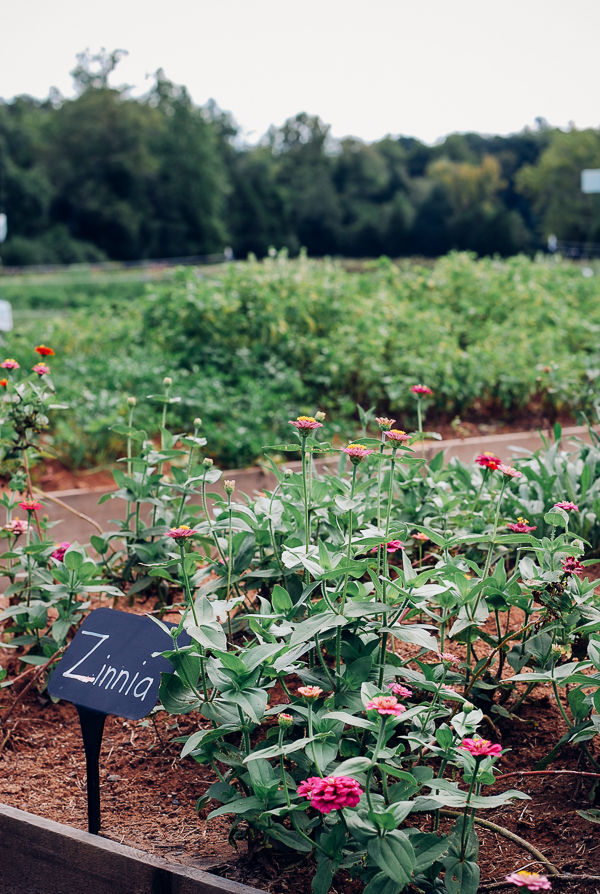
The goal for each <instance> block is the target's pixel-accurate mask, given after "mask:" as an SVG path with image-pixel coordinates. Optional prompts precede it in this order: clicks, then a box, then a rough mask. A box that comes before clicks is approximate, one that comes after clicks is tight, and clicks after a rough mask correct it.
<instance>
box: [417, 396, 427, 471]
mask: <svg viewBox="0 0 600 894" xmlns="http://www.w3.org/2000/svg"><path fill="white" fill-rule="evenodd" d="M417 428H418V431H419V438H420V441H421V449H422V451H423V459H425V438H424V437H423V411H422V408H421V395H420V394H419V395H417Z"/></svg>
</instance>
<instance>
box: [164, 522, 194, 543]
mask: <svg viewBox="0 0 600 894" xmlns="http://www.w3.org/2000/svg"><path fill="white" fill-rule="evenodd" d="M197 533H198V531H193V530H192V529H191V528H190V526H189V525H179V527H178V528H171V530H170V531H167V537H172V538H173V540H184V539H185V538H186V537H191V536H192V534H197Z"/></svg>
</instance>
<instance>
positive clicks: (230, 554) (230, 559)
mask: <svg viewBox="0 0 600 894" xmlns="http://www.w3.org/2000/svg"><path fill="white" fill-rule="evenodd" d="M227 510H228V512H229V529H228V537H229V552H228V561H227V596H226V597H225V598H226V600H227V601H229V593H230V591H231V569H232V567H233V529H232V526H231V518H232V515H231V494H227ZM227 627H228V629H229V638H230V639H231V638H232V637H233V631H232V628H231V612H230V611H229V612H227Z"/></svg>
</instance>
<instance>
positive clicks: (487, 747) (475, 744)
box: [458, 737, 502, 757]
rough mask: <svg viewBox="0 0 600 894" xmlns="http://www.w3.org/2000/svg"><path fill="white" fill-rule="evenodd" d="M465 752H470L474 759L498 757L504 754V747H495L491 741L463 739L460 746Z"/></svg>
mask: <svg viewBox="0 0 600 894" xmlns="http://www.w3.org/2000/svg"><path fill="white" fill-rule="evenodd" d="M458 747H459V748H462V750H463V751H468V752H469V754H472V755H473V757H496V756H497V755H498V754H501V753H502V745H494V744H493V743H492V742H490V741H489V739H480V738H479V737H477V738H475V739H463V740H462V743H461V744H460V745H459V746H458Z"/></svg>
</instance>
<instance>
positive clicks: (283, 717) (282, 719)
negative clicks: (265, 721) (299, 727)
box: [277, 714, 294, 729]
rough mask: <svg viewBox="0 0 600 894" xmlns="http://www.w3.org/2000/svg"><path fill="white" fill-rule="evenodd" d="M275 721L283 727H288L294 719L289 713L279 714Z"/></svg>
mask: <svg viewBox="0 0 600 894" xmlns="http://www.w3.org/2000/svg"><path fill="white" fill-rule="evenodd" d="M277 722H278V723H279V726H281V727H282V728H283V729H289V728H290V726H291V725H292V723H293V722H294V719H293V717H292V715H291V714H280V715H279V717H278V718H277Z"/></svg>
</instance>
